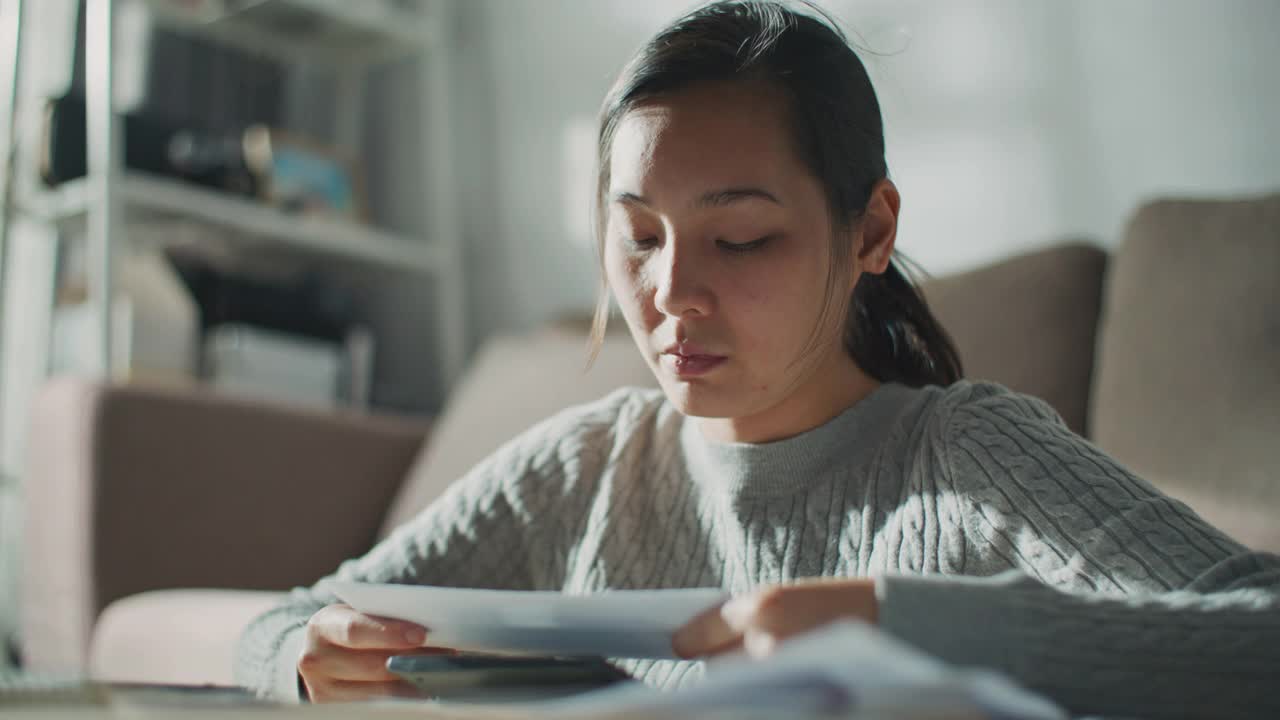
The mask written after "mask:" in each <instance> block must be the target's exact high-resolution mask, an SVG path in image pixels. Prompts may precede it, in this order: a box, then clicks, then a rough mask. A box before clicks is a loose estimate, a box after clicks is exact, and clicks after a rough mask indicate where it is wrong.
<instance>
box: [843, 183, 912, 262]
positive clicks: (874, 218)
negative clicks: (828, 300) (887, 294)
mask: <svg viewBox="0 0 1280 720" xmlns="http://www.w3.org/2000/svg"><path fill="white" fill-rule="evenodd" d="M901 202H902V201H901V198H900V197H899V196H898V188H897V186H895V185H894V184H893V181H892V180H889V179H888V178H884V179H882V180H879V181H877V182H876V184H875V186H874V187H872V188H871V197H870V198H869V199H868V200H867V209H866V211H864V212H863V213H862V219H861V220H860V221H859V222H858V231H857V233H858V234H857V238H856V243H857V245H856V246H855V247H856V248H857V250H856V253H855V254H854V262H855V263H856V264H857V269H859V270H861V271H862V272H869V273H871V274H873V275H879V274H881V273H883V272H884V271H885V270H887V269H889V261H890V260H891V259H892V258H893V243H894V240H895V239H896V238H897V236H898V208H899V207H900V205H901Z"/></svg>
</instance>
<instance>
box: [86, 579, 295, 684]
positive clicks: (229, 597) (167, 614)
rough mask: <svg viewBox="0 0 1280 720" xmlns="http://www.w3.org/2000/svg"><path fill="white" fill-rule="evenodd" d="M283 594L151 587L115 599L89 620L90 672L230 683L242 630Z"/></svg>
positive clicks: (114, 678)
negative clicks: (94, 621) (95, 618)
mask: <svg viewBox="0 0 1280 720" xmlns="http://www.w3.org/2000/svg"><path fill="white" fill-rule="evenodd" d="M285 597H286V593H280V592H266V591H255V590H156V591H152V592H145V593H140V594H138V595H131V596H129V597H127V598H122V599H120V600H117V601H115V602H113V603H111V604H110V605H108V606H107V609H106V610H104V611H103V612H102V615H101V616H100V617H99V618H98V623H97V625H95V626H94V629H93V640H92V642H91V643H90V645H89V676H90V677H91V678H93V679H94V680H97V681H100V682H122V683H159V684H168V685H206V684H208V685H219V686H233V685H235V681H234V679H233V670H234V667H233V666H234V662H235V653H236V644H237V643H238V642H239V640H240V633H241V631H243V630H244V628H245V626H247V625H248V624H249V621H250V620H252V619H253V618H255V617H257V616H258V615H261V614H262V613H264V612H266V611H267V610H269V609H270V608H271V607H273V606H275V605H276V604H278V603H280V602H281V601H282V600H283V599H284V598H285Z"/></svg>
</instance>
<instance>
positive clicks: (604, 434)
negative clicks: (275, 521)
mask: <svg viewBox="0 0 1280 720" xmlns="http://www.w3.org/2000/svg"><path fill="white" fill-rule="evenodd" d="M627 400H628V396H627V395H626V394H625V393H615V394H614V395H611V396H610V397H608V398H605V399H604V400H602V401H599V402H597V403H594V404H592V405H588V406H582V407H580V408H573V409H570V410H568V411H565V412H563V413H561V414H559V415H557V416H555V417H553V418H550V419H548V420H546V421H544V422H542V423H540V424H539V425H537V426H535V427H533V428H531V429H530V430H528V431H526V432H525V433H523V434H522V435H521V436H520V437H518V438H516V439H514V440H512V441H511V442H509V443H507V444H506V445H504V446H503V447H502V448H501V449H499V450H498V451H497V452H495V453H494V454H493V455H491V456H490V457H488V458H487V459H485V460H484V461H483V462H481V463H480V464H479V465H477V466H476V467H475V468H474V469H473V470H472V471H471V472H469V473H468V474H467V475H466V476H465V477H463V478H462V479H461V480H459V481H457V482H456V483H454V484H453V485H452V486H451V487H450V488H449V489H448V490H447V491H446V492H445V493H444V494H443V495H442V496H441V497H440V498H439V499H437V500H436V501H435V502H434V503H432V504H431V505H430V506H429V507H427V508H426V509H425V510H423V511H422V512H421V513H419V514H418V515H417V516H416V517H415V518H414V519H412V520H410V521H409V522H407V523H405V524H404V525H402V526H400V527H399V528H397V529H396V530H395V531H394V532H392V533H391V534H390V535H389V536H388V537H387V538H386V539H385V540H383V541H382V542H381V543H379V544H378V545H377V546H375V547H374V548H373V549H372V550H370V551H369V552H368V553H367V554H365V555H364V556H363V557H359V558H356V559H352V560H348V561H346V562H344V563H342V564H341V565H340V566H339V567H338V568H337V570H336V571H335V572H334V573H333V574H331V575H329V576H327V577H325V578H322V579H321V580H319V581H318V582H317V583H316V584H315V585H313V586H311V587H306V588H295V589H294V590H293V591H291V592H290V593H289V595H288V597H287V598H286V599H285V600H284V602H282V603H281V604H280V605H278V606H277V607H275V608H273V609H271V610H269V611H268V612H266V613H264V614H263V615H261V616H259V617H257V618H255V619H254V620H253V621H252V622H251V623H250V624H249V625H248V626H247V627H246V628H245V630H244V632H243V633H242V635H241V637H240V640H239V644H238V646H237V652H236V659H235V678H236V682H237V683H238V684H239V685H241V686H243V687H246V688H248V689H250V690H252V691H253V692H254V693H255V694H256V695H258V696H259V697H264V698H271V699H275V700H281V701H286V702H298V701H299V700H301V699H302V697H301V695H300V683H299V677H298V674H297V671H296V665H297V659H298V656H299V654H300V652H301V650H302V647H303V640H304V633H305V628H306V624H307V622H308V620H310V618H311V616H312V615H313V614H315V613H316V611H318V610H320V609H322V608H324V607H325V606H327V605H330V604H333V603H336V602H339V600H338V598H337V596H336V595H334V594H333V592H332V591H331V590H330V589H329V583H330V581H333V580H340V581H346V582H351V581H354V582H373V583H401V584H415V585H441V586H450V587H471V588H487V589H502V590H534V589H547V588H555V587H558V582H559V581H560V579H559V578H558V577H556V576H555V575H556V573H557V572H560V570H559V569H558V568H559V564H558V563H556V562H555V559H556V557H558V556H559V555H562V554H563V552H562V549H561V548H560V547H559V544H561V543H562V542H564V538H560V537H559V536H558V535H556V533H554V532H553V531H554V530H555V529H556V528H558V527H561V526H565V525H576V523H574V522H572V519H571V518H569V517H566V513H568V512H570V511H573V510H575V509H581V508H582V507H584V504H583V503H580V502H579V503H567V502H564V499H565V498H566V497H570V496H573V495H575V494H577V495H580V494H586V493H589V492H590V485H591V483H592V480H593V477H594V476H595V475H596V474H598V472H599V470H600V467H601V464H602V463H603V458H604V456H605V455H607V451H608V447H609V445H610V443H611V437H610V436H611V434H612V432H613V425H614V422H615V420H616V418H617V414H618V411H619V408H620V406H621V405H623V404H625V403H626V402H627ZM550 517H555V518H556V520H557V521H558V522H551V521H549V519H548V518H550ZM317 531H318V532H323V528H318V529H317ZM429 631H430V628H428V632H429ZM428 641H429V640H428Z"/></svg>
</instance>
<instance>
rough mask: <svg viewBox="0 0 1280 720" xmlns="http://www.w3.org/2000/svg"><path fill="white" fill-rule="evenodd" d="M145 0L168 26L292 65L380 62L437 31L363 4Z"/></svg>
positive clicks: (420, 18) (411, 15)
mask: <svg viewBox="0 0 1280 720" xmlns="http://www.w3.org/2000/svg"><path fill="white" fill-rule="evenodd" d="M143 2H144V3H145V5H146V6H147V7H148V8H149V9H150V10H151V11H152V16H153V17H154V18H155V20H156V21H157V22H158V23H160V24H163V25H164V26H166V27H171V28H175V29H178V30H181V31H187V32H194V33H197V34H201V35H206V36H208V37H210V38H212V39H215V40H217V41H218V42H221V43H224V44H227V45H231V46H235V47H239V48H241V49H244V50H248V51H250V52H256V53H262V54H265V55H271V56H276V57H282V58H284V59H288V60H293V61H298V60H313V61H315V60H319V61H322V62H323V61H330V62H335V63H336V62H344V63H345V62H350V61H352V60H356V61H361V60H363V61H367V62H378V61H382V60H386V59H390V58H392V57H396V56H399V55H403V54H407V53H411V52H416V51H418V50H420V49H421V48H422V47H423V46H424V45H426V44H428V43H429V42H430V41H432V40H434V39H435V38H434V36H435V35H436V34H437V32H438V31H436V30H435V28H434V26H433V25H431V24H430V23H428V22H427V20H426V17H427V16H424V14H423V13H421V12H413V11H409V10H403V9H398V8H397V7H395V6H394V5H389V4H384V3H381V2H369V1H367V0H227V2H226V5H227V9H225V10H219V9H216V7H215V8H214V9H211V10H195V11H189V10H182V9H179V8H177V7H175V5H174V3H173V2H171V1H170V0H143ZM214 5H215V6H216V5H217V3H215V4H214Z"/></svg>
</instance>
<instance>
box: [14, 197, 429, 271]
mask: <svg viewBox="0 0 1280 720" xmlns="http://www.w3.org/2000/svg"><path fill="white" fill-rule="evenodd" d="M117 191H118V192H119V194H120V202H121V205H122V206H123V208H124V209H125V210H126V211H128V212H136V211H139V210H141V211H146V212H149V213H151V214H153V215H164V216H169V217H181V218H188V219H190V220H194V221H197V222H200V223H203V224H206V225H211V226H216V227H219V228H224V229H226V230H228V231H230V233H229V234H230V235H233V236H234V239H235V240H237V241H239V242H240V243H241V244H251V243H253V244H257V245H259V246H271V247H285V248H290V249H294V250H300V251H305V252H310V253H322V254H325V255H330V256H336V257H342V258H349V259H353V260H358V261H361V262H365V263H370V264H374V265H382V266H389V267H391V268H392V269H400V270H409V271H416V272H423V273H431V272H436V271H438V270H440V269H442V268H443V267H444V265H443V262H442V260H443V256H442V252H441V250H440V249H439V248H437V247H435V246H433V245H431V244H429V243H427V242H426V241H425V240H422V239H415V238H409V237H405V236H402V235H397V234H395V233H390V232H386V231H384V230H379V229H377V228H374V227H370V226H368V225H362V224H359V223H355V222H350V221H347V220H342V219H339V218H332V217H324V216H319V215H293V214H289V213H286V212H283V211H281V210H278V209H276V208H273V207H271V206H268V205H263V204H261V203H257V202H254V201H252V200H248V199H245V198H240V197H236V196H234V195H228V194H224V193H219V192H216V191H213V190H209V189H206V188H203V187H200V186H197V185H191V184H188V183H184V182H181V181H177V180H170V179H168V178H162V177H156V176H153V175H146V174H142V173H127V174H126V175H125V176H124V178H123V179H122V180H121V182H120V184H119V185H118V186H117ZM19 203H20V205H21V206H22V207H23V208H24V209H26V210H27V211H29V212H32V213H34V214H36V215H37V216H39V217H42V218H45V219H47V220H51V221H54V222H59V223H65V222H68V221H73V220H77V219H79V218H82V217H83V216H84V215H85V213H86V211H87V209H88V183H87V182H86V181H85V179H84V178H80V179H78V180H72V181H70V182H67V183H63V184H62V185H60V186H58V188H56V189H54V190H33V191H29V192H24V193H21V195H20V201H19Z"/></svg>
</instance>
